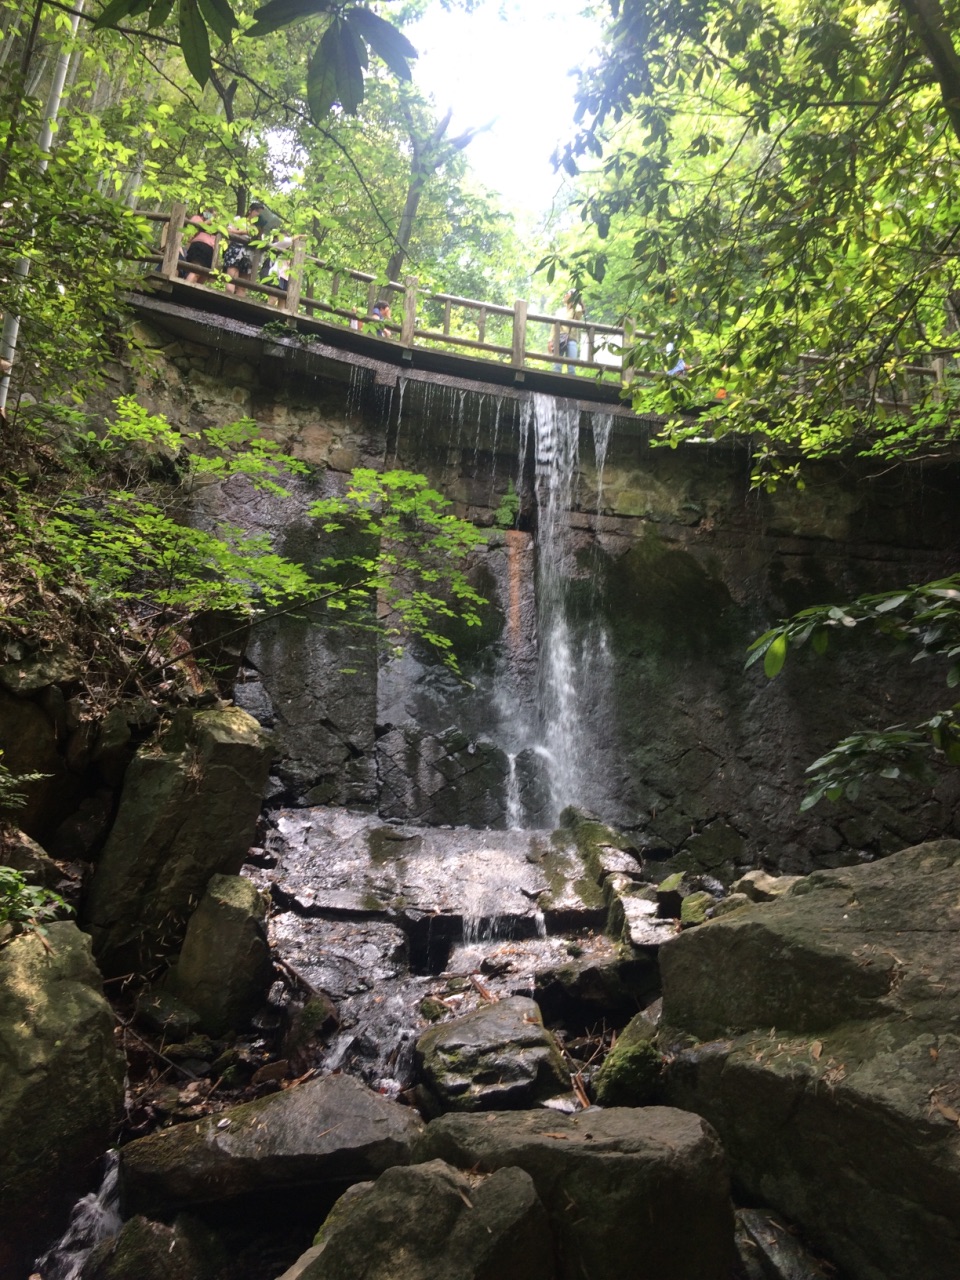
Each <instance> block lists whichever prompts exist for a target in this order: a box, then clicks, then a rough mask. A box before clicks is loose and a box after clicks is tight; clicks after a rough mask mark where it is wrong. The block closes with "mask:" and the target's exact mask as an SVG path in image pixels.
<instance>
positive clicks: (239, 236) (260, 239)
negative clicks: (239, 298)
mask: <svg viewBox="0 0 960 1280" xmlns="http://www.w3.org/2000/svg"><path fill="white" fill-rule="evenodd" d="M246 219H247V225H245V226H241V227H228V228H227V235H228V236H229V237H230V242H229V244H228V245H227V251H226V253H225V254H224V255H223V265H224V267H225V268H226V272H227V275H228V276H229V277H230V279H229V281H228V282H227V293H236V294H242V293H245V292H246V290H245V289H243V288H242V286H241V285H240V281H241V280H250V279H252V278H253V264H254V246H256V248H257V249H259V248H260V245H261V244H265V243H268V242H269V239H270V237H271V236H272V234H273V232H275V231H276V230H277V229H278V227H279V226H280V219H279V218H278V217H277V215H276V214H275V213H274V212H273V211H272V210H271V209H268V208H267V206H266V205H265V204H264V203H263V201H262V200H252V201H251V202H250V208H249V209H248V210H247V214H246Z"/></svg>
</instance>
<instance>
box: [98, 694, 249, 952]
mask: <svg viewBox="0 0 960 1280" xmlns="http://www.w3.org/2000/svg"><path fill="white" fill-rule="evenodd" d="M269 743H270V739H269V735H268V734H266V733H265V732H264V730H262V729H261V728H260V726H259V725H258V724H257V722H256V721H255V720H254V719H253V718H252V717H251V716H248V715H247V713H246V712H245V711H241V710H240V708H239V707H228V708H223V709H218V710H211V711H197V712H181V713H180V714H179V715H178V716H177V717H176V719H175V721H174V723H173V726H172V728H171V730H170V731H169V733H168V734H167V735H166V737H165V738H161V739H159V740H158V741H154V742H152V743H150V744H148V745H147V746H145V747H142V748H141V749H140V750H139V751H138V752H137V755H136V756H135V757H134V760H133V762H132V764H131V765H130V767H129V768H128V770H127V775H126V778H125V781H124V788H123V793H122V795H121V798H120V807H119V810H118V813H117V818H116V821H115V823H114V825H113V829H112V830H111V832H110V835H109V837H108V839H107V843H106V845H105V846H104V850H103V853H102V854H101V856H100V859H99V861H98V863H97V867H96V870H95V872H94V875H93V879H92V881H91V884H90V891H89V894H88V896H87V900H86V903H85V905H84V910H83V924H84V927H85V928H86V929H88V930H89V931H90V933H91V934H92V936H93V944H94V951H95V953H96V955H97V956H98V959H99V960H100V963H101V965H102V966H103V967H104V968H105V969H106V970H107V971H109V972H111V973H122V972H127V971H128V970H129V969H132V968H138V967H142V966H144V965H147V966H149V965H150V964H151V963H153V962H154V961H156V960H158V959H159V958H160V957H162V956H164V955H167V954H170V953H171V952H173V951H175V950H176V949H177V948H178V947H179V945H180V942H181V940H182V938H183V933H184V928H185V926H186V921H187V917H188V916H189V914H190V912H191V910H192V909H193V907H194V906H195V905H196V903H197V902H198V901H199V899H200V897H201V895H202V894H203V892H204V890H205V889H206V887H207V883H208V882H209V880H210V877H211V876H212V875H214V874H216V873H220V874H223V875H235V874H236V873H237V872H238V871H239V870H240V867H241V865H242V864H243V859H244V856H245V855H246V851H247V849H248V848H249V846H250V844H251V843H252V841H253V833H254V828H255V824H256V820H257V815H258V814H259V811H260V803H261V797H262V794H263V787H264V784H265V783H266V780H267V773H268V771H269V766H270V750H269Z"/></svg>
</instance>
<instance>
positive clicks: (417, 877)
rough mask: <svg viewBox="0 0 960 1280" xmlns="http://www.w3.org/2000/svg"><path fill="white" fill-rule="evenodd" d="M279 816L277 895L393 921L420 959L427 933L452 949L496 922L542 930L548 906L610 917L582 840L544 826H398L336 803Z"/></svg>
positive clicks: (302, 905) (312, 910) (311, 909)
mask: <svg viewBox="0 0 960 1280" xmlns="http://www.w3.org/2000/svg"><path fill="white" fill-rule="evenodd" d="M275 822H276V828H275V831H274V832H273V833H271V835H270V836H269V837H268V841H267V846H268V849H269V850H270V851H271V852H272V853H274V854H275V855H276V856H277V863H276V866H275V867H274V868H272V869H270V870H269V871H268V873H267V878H268V879H269V881H270V883H271V886H272V889H271V891H272V893H273V896H274V898H275V899H276V900H278V901H279V902H280V903H281V904H286V905H287V906H289V908H290V909H291V910H294V911H296V912H297V913H298V914H301V915H304V916H312V915H316V916H323V915H331V914H335V913H340V914H345V913H349V914H350V915H353V916H364V915H365V916H366V917H368V918H373V919H377V918H379V919H382V920H389V921H392V922H396V923H397V924H399V925H400V927H401V928H403V929H404V931H405V932H406V933H407V935H408V937H409V938H410V939H411V959H412V963H413V965H414V967H428V966H429V965H430V957H429V955H428V952H429V946H428V944H427V941H426V939H427V935H428V933H429V936H430V938H432V939H433V940H434V942H435V943H437V944H439V940H441V939H443V938H446V939H447V940H448V949H449V945H452V943H453V942H454V941H460V940H462V939H467V940H472V939H475V938H481V937H484V936H491V935H492V934H493V932H494V931H496V932H497V934H498V935H499V936H500V937H514V938H523V937H536V936H537V935H538V934H539V933H542V932H543V930H544V917H545V916H546V915H548V914H549V913H556V914H560V913H566V915H568V916H569V917H570V918H571V920H572V919H573V918H574V917H576V923H578V924H580V925H583V924H587V923H589V924H594V925H597V924H602V923H603V921H604V918H605V908H604V906H603V901H602V896H601V895H600V893H599V890H598V889H597V886H596V883H595V881H594V880H592V879H591V878H590V877H589V875H588V873H587V871H586V869H585V868H584V865H583V862H582V860H581V859H580V858H579V857H578V855H577V852H576V850H575V849H573V848H571V847H567V848H564V847H563V846H562V845H561V846H559V847H558V846H557V845H556V844H555V843H554V842H553V841H552V839H551V836H550V833H547V832H540V831H479V832H478V831H475V830H467V829H461V830H450V829H445V830H436V829H431V828H426V827H406V826H404V827H392V826H390V825H388V824H384V823H383V822H381V821H378V820H377V819H374V818H371V817H369V816H365V815H363V814H354V813H349V812H346V811H344V810H336V809H313V810H309V811H305V812H304V811H296V810H286V811H281V812H280V813H279V814H278V815H277V816H276V818H275ZM437 956H438V958H439V949H438V951H437ZM439 967H442V964H441V965H440V966H439Z"/></svg>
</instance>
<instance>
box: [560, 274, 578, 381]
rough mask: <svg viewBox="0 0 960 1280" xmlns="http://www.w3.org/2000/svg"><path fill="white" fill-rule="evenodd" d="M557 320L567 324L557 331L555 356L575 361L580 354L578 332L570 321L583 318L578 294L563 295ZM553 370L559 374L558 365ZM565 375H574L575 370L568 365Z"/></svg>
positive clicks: (572, 292) (571, 291) (572, 291)
mask: <svg viewBox="0 0 960 1280" xmlns="http://www.w3.org/2000/svg"><path fill="white" fill-rule="evenodd" d="M557 318H558V319H560V320H565V321H566V322H567V323H566V324H561V325H560V327H559V328H558V330H557V355H558V356H559V357H560V359H561V360H576V359H577V356H578V354H579V352H580V340H579V330H578V329H576V328H574V326H573V325H572V324H571V323H570V321H571V320H583V318H584V316H583V305H582V304H581V302H580V295H579V293H576V292H575V291H574V290H572V289H571V290H570V292H569V293H565V294H564V295H563V310H562V311H560V312H558V313H557ZM553 369H554V372H555V373H559V372H560V365H559V364H555V365H554V366H553ZM567 373H576V369H574V368H572V367H571V366H570V365H569V364H568V365H567Z"/></svg>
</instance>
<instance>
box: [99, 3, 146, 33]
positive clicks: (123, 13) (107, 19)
mask: <svg viewBox="0 0 960 1280" xmlns="http://www.w3.org/2000/svg"><path fill="white" fill-rule="evenodd" d="M136 3H137V0H112V3H111V4H108V5H107V7H106V8H105V9H104V11H103V13H101V15H100V17H99V18H97V20H96V22H95V23H94V24H93V29H94V31H99V30H102V28H104V27H114V26H116V24H117V23H118V22H121V21H122V20H123V19H124V18H128V17H129V16H130V10H131V9H132V8H133V6H134V5H135V4H136Z"/></svg>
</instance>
